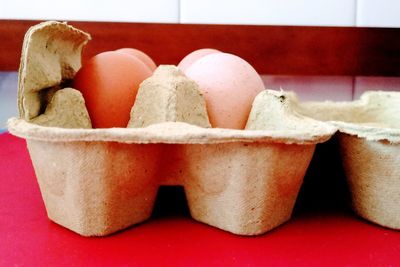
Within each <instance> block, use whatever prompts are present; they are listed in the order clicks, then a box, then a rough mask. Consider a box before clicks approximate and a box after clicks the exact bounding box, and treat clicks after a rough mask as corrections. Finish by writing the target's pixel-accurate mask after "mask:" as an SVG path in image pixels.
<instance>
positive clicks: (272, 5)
mask: <svg viewBox="0 0 400 267" xmlns="http://www.w3.org/2000/svg"><path fill="white" fill-rule="evenodd" d="M355 7H356V0H286V1H277V0H245V1H243V0H219V1H215V0H202V1H198V0H181V11H180V13H181V22H183V23H211V24H226V23H228V24H273V25H325V26H326V25H336V26H354V25H355V14H356V9H355Z"/></svg>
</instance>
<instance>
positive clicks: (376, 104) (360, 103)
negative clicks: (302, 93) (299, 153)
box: [296, 91, 400, 229]
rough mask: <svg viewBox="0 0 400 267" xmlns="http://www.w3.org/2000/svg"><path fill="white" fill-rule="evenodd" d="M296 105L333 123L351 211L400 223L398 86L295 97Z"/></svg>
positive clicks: (390, 223)
mask: <svg viewBox="0 0 400 267" xmlns="http://www.w3.org/2000/svg"><path fill="white" fill-rule="evenodd" d="M296 110H297V111H298V112H300V113H301V114H304V115H307V116H310V117H313V118H315V119H318V120H322V121H329V123H330V124H332V125H334V126H336V127H337V128H338V135H337V136H338V139H339V144H340V147H339V149H340V152H341V157H342V162H343V167H344V171H345V175H346V177H347V181H348V185H349V187H350V192H351V196H352V204H353V208H354V210H355V211H356V213H358V214H359V215H360V216H361V217H363V218H365V219H367V220H369V221H371V222H374V223H376V224H379V225H382V226H386V227H389V228H393V229H400V116H399V114H400V92H384V91H368V92H365V93H364V94H363V95H362V96H361V98H360V100H357V101H353V102H336V103H335V102H320V103H318V102H314V103H313V102H310V103H297V107H296Z"/></svg>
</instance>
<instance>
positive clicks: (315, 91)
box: [261, 75, 353, 101]
mask: <svg viewBox="0 0 400 267" xmlns="http://www.w3.org/2000/svg"><path fill="white" fill-rule="evenodd" d="M261 77H262V79H263V81H264V84H265V87H266V88H268V89H274V90H280V89H282V90H285V91H293V92H295V93H296V94H297V96H298V98H299V99H300V100H302V101H324V100H332V101H350V100H352V96H353V77H350V76H286V75H262V76H261Z"/></svg>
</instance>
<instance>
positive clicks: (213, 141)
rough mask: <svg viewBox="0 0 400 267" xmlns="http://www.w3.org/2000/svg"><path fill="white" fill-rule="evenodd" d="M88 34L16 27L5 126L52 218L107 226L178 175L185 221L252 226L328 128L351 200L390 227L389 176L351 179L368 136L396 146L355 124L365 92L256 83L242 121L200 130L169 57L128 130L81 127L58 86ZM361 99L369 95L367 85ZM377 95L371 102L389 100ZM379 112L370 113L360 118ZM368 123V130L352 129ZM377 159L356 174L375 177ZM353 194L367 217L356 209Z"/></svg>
mask: <svg viewBox="0 0 400 267" xmlns="http://www.w3.org/2000/svg"><path fill="white" fill-rule="evenodd" d="M89 40H90V36H89V35H88V34H87V33H84V32H82V31H80V30H77V29H75V28H73V27H71V26H69V25H67V24H66V23H59V22H45V23H41V24H39V25H36V26H34V27H32V28H31V29H30V30H29V31H28V32H27V34H26V36H25V40H24V45H23V51H22V57H21V65H20V73H19V89H18V90H19V91H18V106H19V112H20V118H12V119H10V120H9V130H10V132H11V133H12V134H14V135H17V136H19V137H22V138H25V139H26V142H27V146H28V150H29V153H30V155H31V159H32V163H33V166H34V169H35V173H36V176H37V179H38V183H39V187H40V190H41V194H42V197H43V200H44V203H45V206H46V210H47V214H48V217H49V218H50V219H51V220H53V221H54V222H56V223H58V224H60V225H62V226H64V227H66V228H69V229H71V230H72V231H75V232H77V233H79V234H81V235H84V236H103V235H107V234H111V233H114V232H116V231H119V230H121V229H125V228H127V227H129V226H131V225H134V224H137V223H140V222H143V221H145V220H147V219H148V218H149V217H150V216H151V212H152V209H153V206H154V202H155V198H156V195H157V191H158V188H159V187H160V186H168V185H181V186H183V187H184V190H185V193H186V198H187V201H188V206H189V209H190V213H191V216H192V217H193V219H195V220H198V221H200V222H204V223H206V224H209V225H212V226H215V227H218V228H220V229H223V230H226V231H229V232H232V233H235V234H240V235H257V234H262V233H265V232H267V231H269V230H271V229H273V228H275V227H276V226H278V225H280V224H282V223H284V222H286V221H287V220H289V219H290V216H291V213H292V210H293V206H294V204H295V201H296V198H297V195H298V192H299V189H300V187H301V184H302V181H303V178H304V175H305V172H306V170H307V167H308V165H309V163H310V161H311V158H312V155H313V152H314V149H315V146H316V144H318V143H321V142H325V141H326V140H328V139H329V138H330V137H331V136H332V135H333V134H334V133H335V132H336V131H337V130H339V131H340V134H339V136H341V137H340V138H341V140H343V141H342V142H341V143H342V144H343V145H342V147H343V151H345V152H344V154H343V155H344V156H343V159H344V160H345V163H344V164H345V166H347V167H346V170H348V177H349V180H350V184H351V188H352V190H353V192H355V193H354V195H355V196H356V197H354V199H355V201H354V203H355V207H356V210H357V211H358V212H359V213H360V214H361V215H362V216H364V217H366V218H368V219H370V220H372V221H374V220H375V217H376V216H378V217H382V213H385V214H389V213H390V214H391V215H390V216H389V215H385V216H386V219H385V221H384V222H383V223H381V224H382V225H386V226H389V227H393V228H398V227H399V226H398V224H399V220H398V218H399V217H398V216H399V214H400V212H399V210H398V207H399V205H397V206H395V207H394V205H395V204H396V203H398V191H396V188H398V187H399V186H398V185H397V186H396V183H397V184H398V181H397V180H398V179H397V180H396V174H393V175H392V174H391V175H392V176H393V178H389V180H390V182H385V183H383V184H380V183H378V185H379V186H377V187H376V190H375V189H373V190H372V191H373V192H371V193H367V197H365V196H364V195H363V192H366V189H365V188H364V187H365V186H364V184H361V185H360V184H359V183H358V182H357V181H364V180H365V178H360V176H364V173H363V171H362V167H360V164H361V163H358V161H357V159H355V158H357V155H359V158H363V157H370V158H374V157H375V159H376V156H377V155H378V154H376V152H375V150H373V149H375V146H383V147H386V146H388V147H390V149H384V148H382V150H385V151H386V150H391V149H392V150H394V149H395V148H394V147H396V148H397V147H398V145H397V144H398V136H399V135H398V132H396V131H397V130H395V129H392V128H391V127H392V126H393V125H390V127H389V128H387V127H386V126H385V128H382V127H378V126H376V125H374V126H371V125H369V126H367V125H363V124H362V123H364V121H363V120H364V119H365V120H367V119H368V118H369V115H366V116H365V117H362V114H364V113H365V112H367V111H368V110H369V109H370V102H371V101H367V100H362V101H358V102H351V103H304V104H303V103H299V102H298V101H297V99H296V97H295V96H294V95H293V94H291V93H286V92H283V91H272V90H265V91H263V92H262V93H260V94H259V95H258V96H257V97H256V99H255V100H254V102H253V107H252V110H251V113H250V116H249V118H248V122H247V125H246V129H245V130H232V129H220V128H210V124H209V121H208V117H207V111H206V105H205V101H204V99H203V97H202V95H201V93H200V91H199V90H198V86H197V85H196V84H195V83H194V82H193V81H191V80H189V79H188V78H186V77H185V76H184V75H183V74H182V73H181V72H180V71H179V70H178V69H177V68H176V67H174V66H160V67H159V68H158V69H157V70H156V71H155V73H154V75H153V76H152V77H150V78H149V79H147V80H146V81H145V82H144V83H142V85H141V88H140V89H139V92H138V95H137V99H136V102H135V104H134V106H133V107H132V112H131V120H130V122H129V125H128V128H108V129H91V123H90V118H89V115H88V112H87V110H86V107H85V104H84V99H83V97H82V95H81V93H80V92H79V91H77V90H75V89H73V88H69V87H68V86H67V85H68V81H69V80H71V79H72V78H73V77H74V75H75V73H76V72H77V71H78V70H79V68H80V66H81V53H82V49H83V47H84V45H86V43H87V42H88V41H89ZM390 95H393V96H396V97H398V96H397V95H396V94H395V93H391V94H390ZM183 96H184V97H183ZM366 98H368V97H365V99H366ZM369 99H370V100H371V99H375V97H374V96H373V94H372V93H371V97H370V98H369ZM379 101H383V100H382V99H380V100H377V101H375V102H374V101H372V102H374V103H375V106H380V105H381V104H382V103H385V104H388V105H389V104H390V105H392V104H393V103H387V102H379ZM376 103H378V104H376ZM379 103H381V104H379ZM375 106H373V107H375ZM343 107H345V108H343ZM391 107H392V106H391ZM392 108H393V107H392ZM386 110H387V109H385V108H384V107H383V108H381V109H379V111H377V112H376V113H374V114H381V113H382V112H383V113H382V114H386V113H385V112H386ZM194 111H195V112H194ZM358 111H360V112H359V113H357V112H358ZM323 112H326V114H325V113H323ZM391 112H393V110H389V111H388V113H390V114H392V113H391ZM353 113H354V114H359V115H356V116H353V115H350V114H353ZM393 114H395V113H393ZM319 116H321V117H319ZM346 116H348V117H346ZM313 117H314V118H313ZM384 118H386V117H385V115H376V121H372V122H373V123H381V121H384V122H386V120H383V119H384ZM323 121H327V122H323ZM360 122H361V124H360ZM365 122H366V123H371V121H368V122H367V121H365ZM359 127H361V128H359ZM371 128H373V129H377V130H374V131H371V130H366V131H364V132H363V131H361V132H360V131H359V129H371ZM354 129H356V130H355V132H354V131H353V132H352V130H354ZM382 129H383V130H382ZM378 132H379V133H381V134H383V135H379V133H378ZM388 133H391V135H390V138H391V139H387V137H388V136H387V134H388ZM363 134H365V135H363ZM370 134H372V135H370ZM359 138H360V139H359ZM371 138H372V139H371ZM382 138H383V139H382ZM396 138H397V139H396ZM351 139H357V142H355V141H354V142H353V141H349V140H351ZM346 140H347V141H346ZM382 140H386V141H382ZM370 142H373V144H375V143H376V144H378V145H373V147H370V145H369V144H370ZM358 143H361V144H363V145H362V146H359V145H357V144H358ZM366 144H368V145H366ZM393 144H394V146H393ZM360 147H363V148H362V151H361V152H360V153H358V152H357V151H356V149H359V148H360ZM346 151H347V152H346ZM356 152H357V153H358V154H357V153H356ZM354 153H356V154H354ZM353 154H354V155H353ZM397 154H398V153H397ZM360 155H361V156H360ZM363 155H366V156H363ZM392 157H393V159H391V162H393V164H395V163H396V160H395V158H396V156H395V154H393V155H392ZM373 162H375V163H374V164H375V165H376V166H377V165H379V164H380V163H377V161H373ZM393 168H395V165H393ZM383 169H384V167H380V169H378V170H377V171H376V172H375V174H374V172H372V171H369V172H368V175H369V176H371V177H373V178H371V179H372V180H374V181H376V180H377V179H378V178H377V177H379V172H380V171H381V172H382V170H383ZM379 170H380V171H379ZM397 177H398V171H397ZM363 179H364V180H363ZM371 179H370V178H368V179H366V180H371ZM353 180H354V182H353V183H352V182H351V181H353ZM361 183H363V182H361ZM375 183H377V182H375ZM363 186H364V187H363ZM367 187H369V185H367ZM378 187H379V188H378ZM388 187H391V190H392V191H393V192H394V193H393V194H392V195H391V200H394V202H393V201H392V202H390V201H391V200H388V199H384V200H382V201H381V200H379V201H380V202H379V203H381V204H382V206H377V204H373V205H372V204H371V203H374V201H376V200H377V198H376V197H370V195H371V194H372V195H374V196H376V195H385V193H382V192H381V191H379V190H383V191H385V190H386V191H387V190H388ZM360 188H361V189H360ZM382 188H384V189H382ZM375 191H379V192H380V193H377V192H375ZM386 191H385V192H386ZM357 192H358V193H357ZM396 192H397V193H396ZM396 194H397V195H396ZM396 196H397V199H396ZM365 199H366V200H365ZM363 201H364V202H363ZM361 202H363V203H367V204H366V205H367V206H368V207H369V210H371V209H372V210H373V212H372V213H374V212H375V213H374V214H375V215H374V216H369V215H365V212H362V211H359V210H361V209H362V208H361V206H362V205H365V204H357V203H361ZM389 202H390V203H391V204H390V205H389V206H388V207H387V206H386V205H388V203H389ZM393 203H394V204H393ZM379 205H380V204H379ZM358 207H360V208H358ZM370 207H374V208H370ZM386 207H387V210H386ZM382 209H384V211H382ZM378 210H379V211H378ZM393 214H394V215H393ZM375 221H376V220H375ZM388 221H390V223H388ZM393 222H394V223H393ZM378 223H380V222H378Z"/></svg>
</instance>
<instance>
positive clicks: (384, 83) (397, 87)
mask: <svg viewBox="0 0 400 267" xmlns="http://www.w3.org/2000/svg"><path fill="white" fill-rule="evenodd" d="M373 90H382V91H400V77H361V76H360V77H356V78H355V82H354V99H358V98H360V95H361V94H362V93H363V92H365V91H373Z"/></svg>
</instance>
